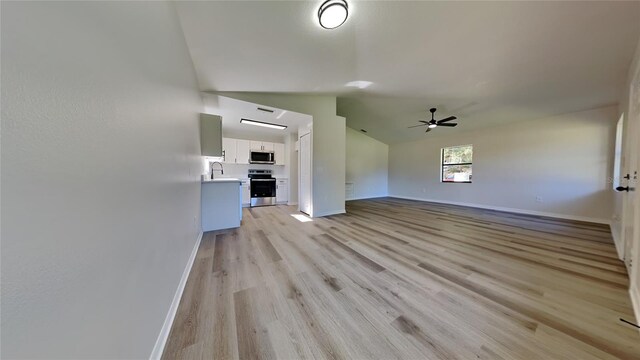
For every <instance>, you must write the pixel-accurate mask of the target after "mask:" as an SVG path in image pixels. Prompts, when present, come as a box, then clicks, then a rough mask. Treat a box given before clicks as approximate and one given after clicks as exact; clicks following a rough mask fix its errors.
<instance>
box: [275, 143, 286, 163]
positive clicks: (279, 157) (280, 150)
mask: <svg viewBox="0 0 640 360" xmlns="http://www.w3.org/2000/svg"><path fill="white" fill-rule="evenodd" d="M273 151H274V152H275V156H276V165H284V157H285V153H284V144H273Z"/></svg>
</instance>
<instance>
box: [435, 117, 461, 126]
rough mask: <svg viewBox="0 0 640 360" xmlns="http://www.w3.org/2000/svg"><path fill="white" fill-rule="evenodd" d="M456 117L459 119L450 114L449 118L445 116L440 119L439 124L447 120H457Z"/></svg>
mask: <svg viewBox="0 0 640 360" xmlns="http://www.w3.org/2000/svg"><path fill="white" fill-rule="evenodd" d="M455 119H457V117H455V116H449V117H448V118H444V119H442V120H438V125H440V124H441V123H444V122H447V121H451V120H455Z"/></svg>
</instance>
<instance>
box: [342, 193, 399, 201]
mask: <svg viewBox="0 0 640 360" xmlns="http://www.w3.org/2000/svg"><path fill="white" fill-rule="evenodd" d="M389 196H390V195H387V194H384V195H374V196H359V197H353V198H349V199H345V201H354V200H365V199H377V198H383V197H389ZM394 197H397V196H394Z"/></svg>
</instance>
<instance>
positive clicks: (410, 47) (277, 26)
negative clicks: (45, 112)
mask: <svg viewBox="0 0 640 360" xmlns="http://www.w3.org/2000/svg"><path fill="white" fill-rule="evenodd" d="M349 4H350V17H349V19H348V20H347V22H346V23H345V24H344V25H343V26H341V27H339V28H337V29H335V30H324V29H322V28H321V27H320V26H319V25H318V23H317V18H316V13H317V9H318V7H319V5H320V2H319V1H318V2H312V1H255V2H250V1H211V2H177V3H176V6H177V9H178V15H179V18H180V22H181V24H182V27H183V30H184V34H185V38H186V40H187V44H188V47H189V51H190V53H191V56H192V59H193V62H194V66H195V70H196V74H197V77H198V81H199V83H200V86H201V90H203V91H251V92H285V93H314V94H318V93H320V94H332V95H335V96H337V97H338V113H339V114H340V115H342V116H345V117H346V118H347V125H348V126H350V127H352V128H355V129H361V128H363V129H366V130H367V131H368V134H367V135H370V136H372V137H374V138H377V139H379V140H381V141H383V142H386V143H395V142H402V141H409V140H414V139H418V138H421V137H424V136H438V135H442V134H445V133H449V134H450V133H453V132H459V131H467V130H472V129H476V128H478V127H482V126H492V125H497V124H502V123H507V122H511V121H526V120H534V119H537V118H540V117H543V116H549V115H556V114H560V113H566V112H571V111H578V110H584V109H588V108H593V107H597V106H602V105H609V104H613V103H615V102H617V100H618V97H619V95H620V91H621V89H622V85H623V83H624V81H625V79H626V73H627V69H628V67H629V64H630V61H631V59H632V57H633V53H634V50H635V48H636V45H637V44H638V37H639V35H640V2H609V1H597V2H400V1H387V2H381V1H375V2H374V1H371V2H369V1H366V2H354V1H350V3H349ZM353 81H368V82H371V85H369V86H368V87H365V88H358V87H354V86H349V85H347V84H348V83H350V82H353ZM430 107H437V108H438V113H437V115H438V116H436V118H438V117H445V116H448V115H456V116H458V117H459V126H458V127H456V128H447V129H437V130H438V131H433V132H430V133H429V134H427V135H425V134H424V132H423V131H420V130H417V131H416V129H407V127H408V126H411V125H414V124H416V123H417V120H419V119H425V118H427V117H428V116H429V114H428V110H427V109H428V108H430Z"/></svg>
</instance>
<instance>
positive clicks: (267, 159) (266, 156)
mask: <svg viewBox="0 0 640 360" xmlns="http://www.w3.org/2000/svg"><path fill="white" fill-rule="evenodd" d="M275 163H276V158H275V156H274V152H273V151H264V150H262V151H253V150H252V151H251V152H250V153H249V164H271V165H273V164H275Z"/></svg>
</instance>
